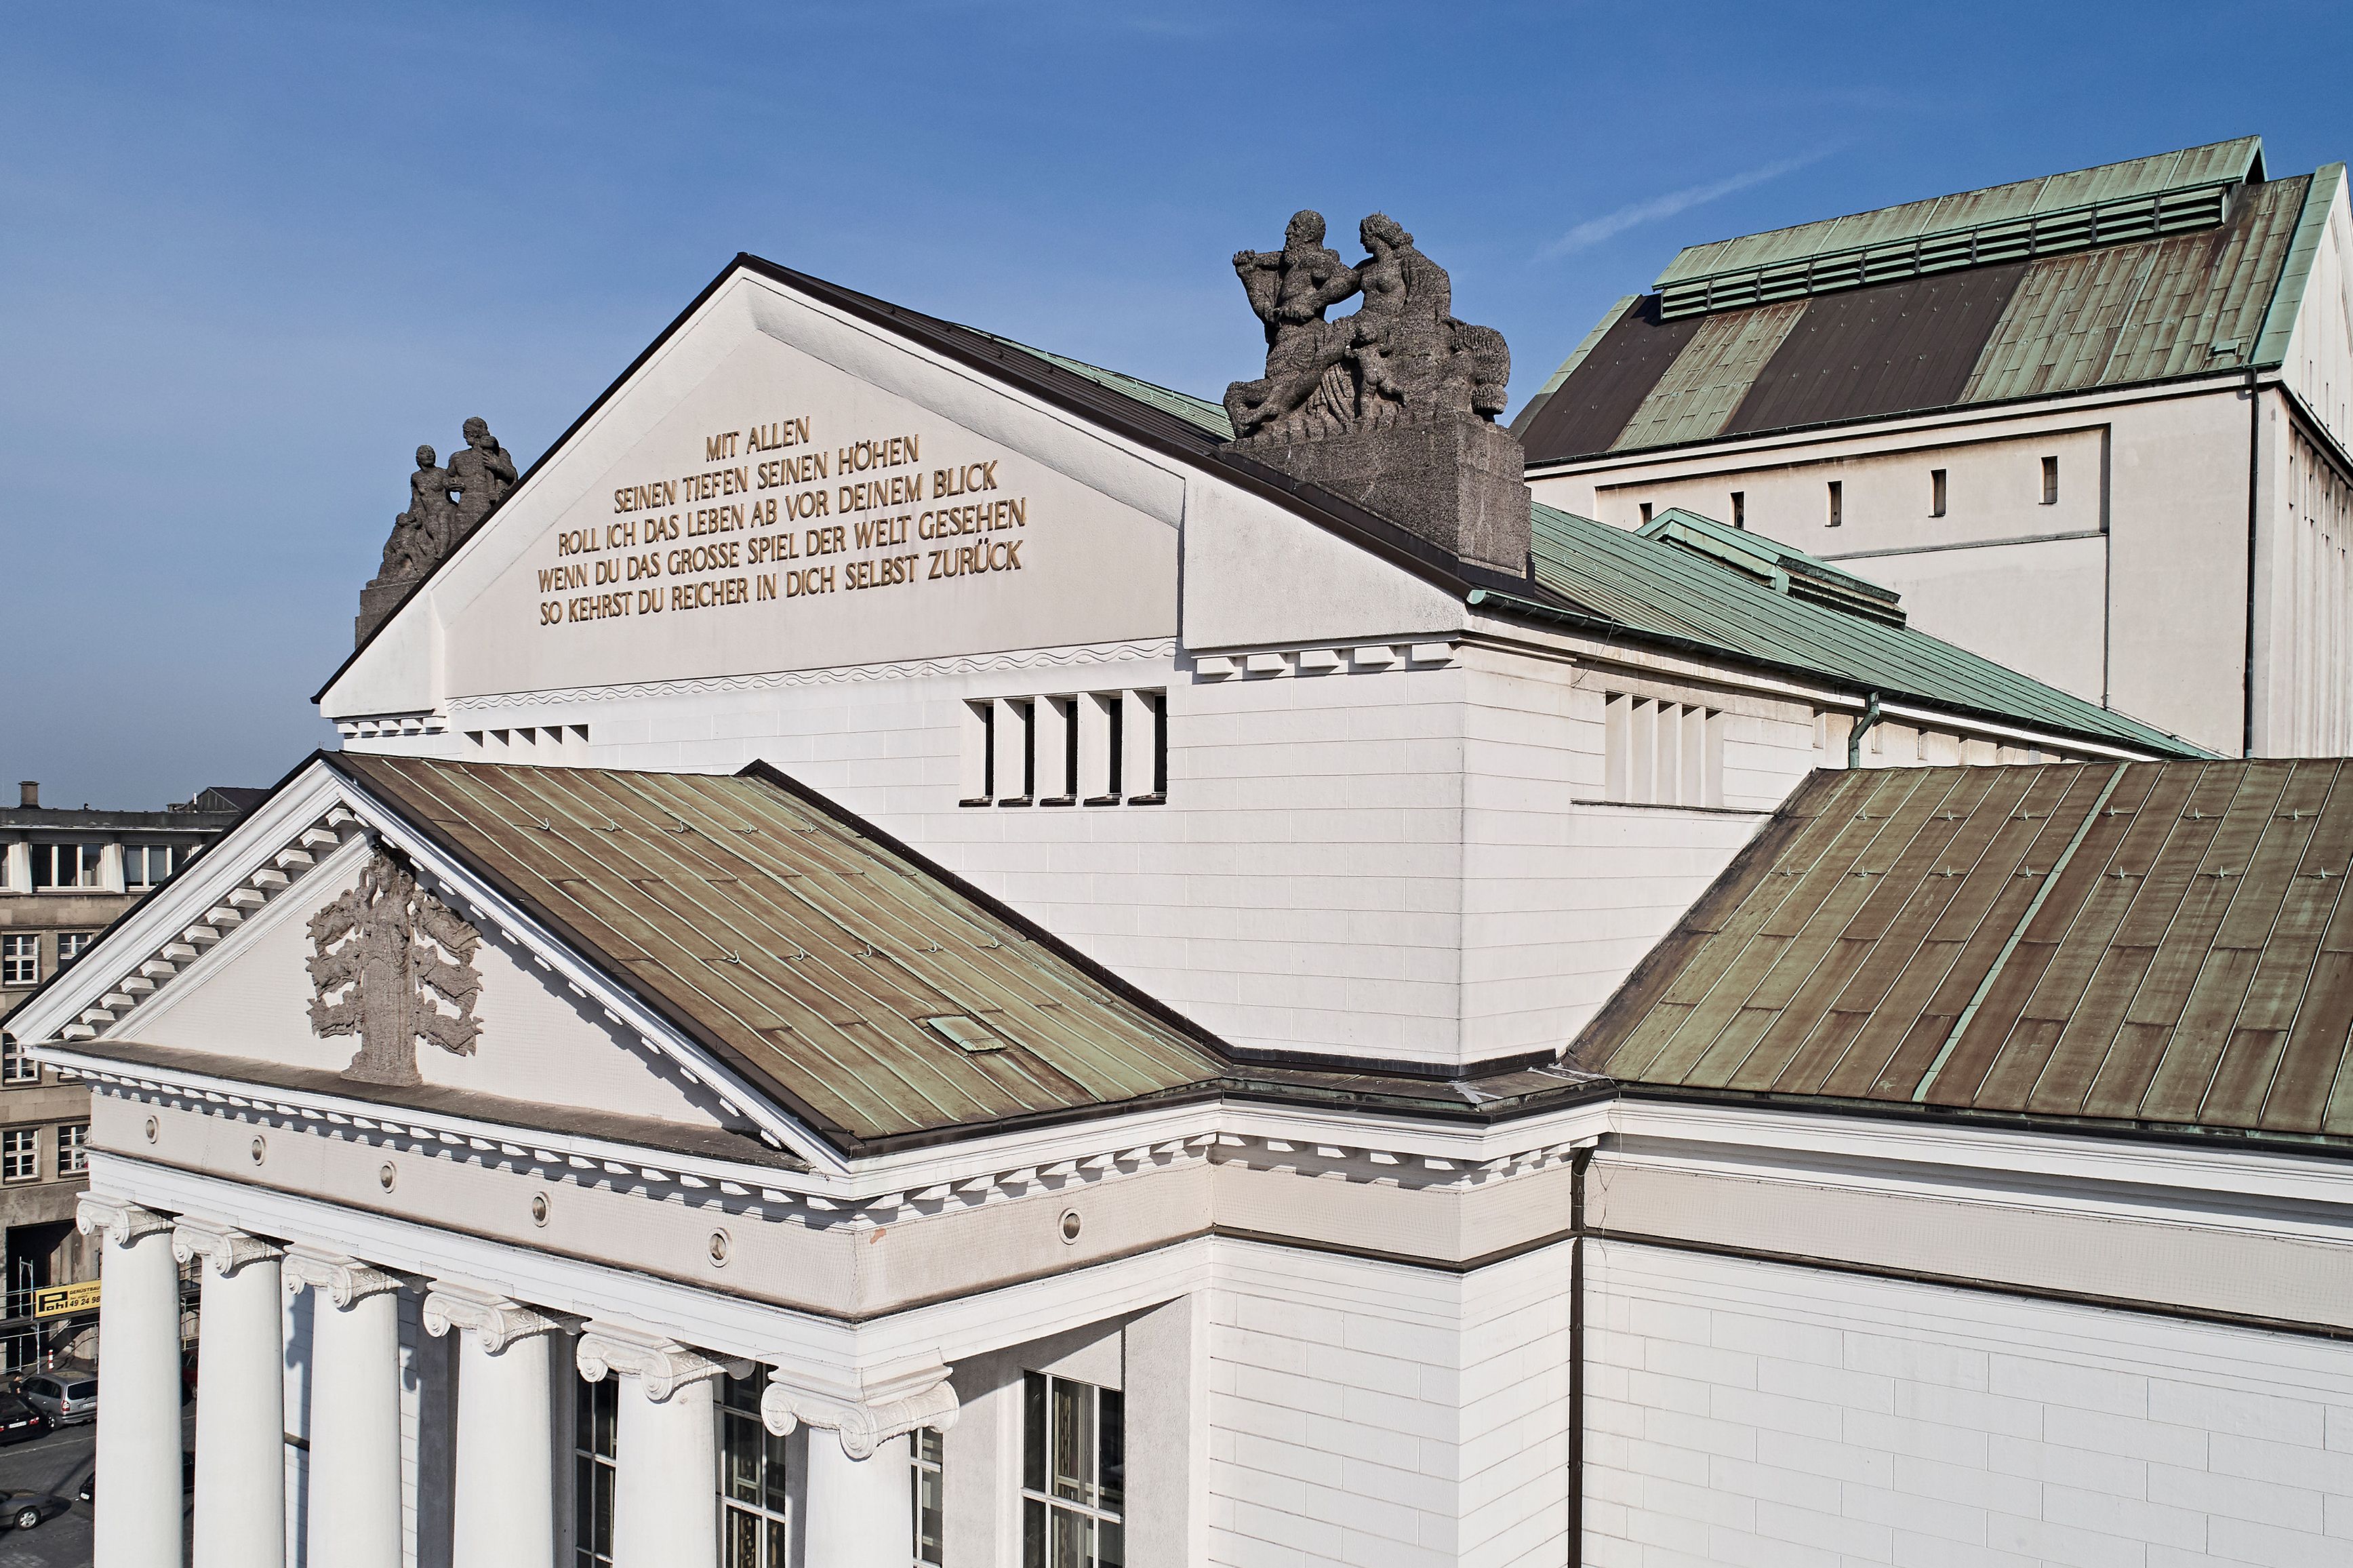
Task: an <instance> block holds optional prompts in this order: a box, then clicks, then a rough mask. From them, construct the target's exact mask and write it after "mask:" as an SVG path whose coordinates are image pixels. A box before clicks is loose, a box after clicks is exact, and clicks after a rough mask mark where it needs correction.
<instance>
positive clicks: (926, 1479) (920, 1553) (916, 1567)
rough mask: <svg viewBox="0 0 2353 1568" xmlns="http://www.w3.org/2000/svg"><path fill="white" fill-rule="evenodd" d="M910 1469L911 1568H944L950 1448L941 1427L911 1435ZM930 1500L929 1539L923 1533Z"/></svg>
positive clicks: (926, 1429)
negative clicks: (942, 1436) (926, 1507)
mask: <svg viewBox="0 0 2353 1568" xmlns="http://www.w3.org/2000/svg"><path fill="white" fill-rule="evenodd" d="M907 1469H908V1476H907V1491H908V1513H909V1518H908V1521H907V1537H908V1541H907V1547H908V1551H907V1561H908V1564H909V1568H942V1564H943V1563H944V1562H945V1561H946V1538H947V1529H946V1523H947V1446H946V1444H945V1443H944V1442H943V1441H942V1440H941V1437H940V1433H939V1429H938V1428H937V1427H934V1426H918V1427H916V1428H915V1429H914V1430H913V1432H910V1433H908V1434H907ZM927 1499H928V1500H929V1501H930V1504H931V1507H930V1510H929V1512H930V1515H931V1526H932V1528H931V1532H930V1534H928V1535H926V1534H925V1533H924V1531H923V1522H924V1513H925V1509H924V1506H923V1505H924V1502H925V1500H927Z"/></svg>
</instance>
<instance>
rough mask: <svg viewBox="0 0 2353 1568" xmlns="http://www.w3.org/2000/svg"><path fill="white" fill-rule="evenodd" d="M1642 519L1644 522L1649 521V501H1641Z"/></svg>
mask: <svg viewBox="0 0 2353 1568" xmlns="http://www.w3.org/2000/svg"><path fill="white" fill-rule="evenodd" d="M1642 521H1644V522H1648V521H1651V503H1650V502H1649V501H1644V502H1643V503H1642Z"/></svg>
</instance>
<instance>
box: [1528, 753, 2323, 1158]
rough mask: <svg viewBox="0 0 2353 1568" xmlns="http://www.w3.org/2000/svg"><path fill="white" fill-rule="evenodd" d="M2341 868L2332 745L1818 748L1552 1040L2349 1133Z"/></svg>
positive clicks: (2124, 1116) (2151, 1120)
mask: <svg viewBox="0 0 2353 1568" xmlns="http://www.w3.org/2000/svg"><path fill="white" fill-rule="evenodd" d="M2348 871H2353V764H2348V763H2340V762H2338V761H2336V760H2331V759H2324V760H2315V761H2294V762H2289V761H2276V762H2268V761H2258V762H2207V763H2189V762H2184V763H2099V764H2083V765H2067V766H2042V767H2012V768H1913V769H1901V770H1897V769H1889V770H1882V771H1864V772H1858V773H1846V772H1836V773H1832V772H1824V773H1817V774H1815V775H1814V776H1813V777H1812V778H1811V779H1810V780H1808V781H1807V783H1806V784H1803V785H1802V786H1800V788H1799V790H1798V792H1797V793H1796V794H1795V795H1793V796H1792V797H1791V798H1790V800H1789V802H1788V805H1786V806H1785V807H1784V808H1783V810H1782V811H1781V812H1780V813H1779V814H1778V815H1777V816H1776V817H1775V819H1774V821H1773V823H1772V824H1771V825H1769V826H1768V827H1767V829H1766V831H1765V833H1764V834H1763V835H1761V836H1760V837H1759V840H1758V842H1757V846H1755V847H1753V848H1752V851H1751V852H1750V853H1748V854H1746V855H1744V856H1743V857H1742V858H1740V860H1739V861H1737V862H1736V864H1735V865H1734V867H1733V868H1732V869H1731V870H1729V871H1727V872H1726V873H1725V877H1724V878H1723V879H1719V881H1718V882H1717V884H1716V886H1715V888H1714V889H1711V891H1710V894H1709V896H1708V898H1707V899H1706V900H1704V901H1703V905H1702V906H1701V909H1700V910H1695V911H1694V917H1693V918H1689V919H1686V920H1685V921H1683V923H1682V924H1681V925H1680V926H1678V927H1677V929H1676V931H1674V932H1673V933H1672V935H1671V936H1670V937H1669V938H1668V939H1667V941H1666V942H1664V943H1662V945H1661V947H1660V949H1659V950H1658V952H1655V953H1654V954H1653V955H1652V957H1651V960H1649V961H1647V962H1646V963H1644V964H1643V965H1642V966H1641V968H1640V969H1638V970H1637V971H1636V973H1635V974H1634V975H1633V976H1632V977H1631V978H1630V979H1629V981H1628V982H1627V984H1626V985H1625V986H1624V987H1623V988H1621V990H1620V994H1619V995H1618V996H1617V997H1616V998H1614V999H1613V1000H1612V1001H1611V1003H1610V1004H1609V1006H1608V1007H1607V1008H1605V1009H1604V1010H1603V1012H1602V1014H1601V1015H1600V1016H1599V1017H1597V1018H1596V1019H1595V1021H1594V1022H1593V1024H1592V1025H1591V1026H1588V1028H1587V1030H1586V1031H1585V1033H1584V1035H1583V1036H1582V1037H1580V1038H1579V1039H1578V1041H1577V1045H1576V1047H1574V1049H1573V1051H1572V1053H1571V1058H1570V1059H1571V1061H1572V1063H1573V1065H1575V1066H1577V1067H1579V1068H1584V1069H1587V1070H1590V1071H1595V1072H1599V1073H1603V1074H1606V1075H1608V1076H1609V1077H1612V1078H1615V1079H1620V1081H1622V1082H1627V1083H1631V1084H1645V1085H1654V1086H1671V1087H1675V1088H1683V1089H1703V1090H1710V1091H1740V1092H1746V1093H1751V1094H1759V1095H1769V1096H1788V1097H1801V1098H1804V1099H1808V1100H1825V1099H1826V1100H1851V1101H1858V1102H1864V1103H1878V1104H1883V1105H1891V1106H1904V1107H1907V1108H1908V1107H1923V1108H1936V1109H1942V1110H1950V1111H1971V1112H1986V1113H1995V1114H2000V1115H2005V1116H2024V1117H2049V1118H2063V1119H2068V1120H2084V1119H2089V1120H2092V1121H2110V1122H2124V1123H2132V1124H2137V1125H2141V1126H2152V1127H2159V1128H2177V1129H2190V1128H2195V1129H2201V1130H2212V1131H2234V1132H2240V1133H2245V1134H2250V1135H2253V1136H2258V1137H2268V1136H2280V1137H2289V1136H2297V1135H2301V1136H2306V1137H2309V1136H2311V1135H2315V1134H2317V1135H2320V1136H2322V1137H2325V1138H2335V1139H2344V1140H2347V1141H2348V1142H2353V1071H2348V1061H2347V1058H2348V1031H2353V900H2348V899H2346V898H2345V897H2344V896H2343V894H2344V888H2345V883H2346V880H2347V876H2348Z"/></svg>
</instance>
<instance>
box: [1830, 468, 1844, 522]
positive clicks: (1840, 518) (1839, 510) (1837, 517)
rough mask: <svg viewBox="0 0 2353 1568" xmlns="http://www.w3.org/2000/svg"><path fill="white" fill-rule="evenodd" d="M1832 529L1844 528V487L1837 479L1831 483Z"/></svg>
mask: <svg viewBox="0 0 2353 1568" xmlns="http://www.w3.org/2000/svg"><path fill="white" fill-rule="evenodd" d="M1830 525H1831V527H1832V528H1843V527H1845V526H1846V485H1845V484H1844V483H1843V482H1842V481H1841V480H1838V479H1832V480H1831V523H1830Z"/></svg>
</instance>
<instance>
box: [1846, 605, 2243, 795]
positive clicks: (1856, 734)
mask: <svg viewBox="0 0 2353 1568" xmlns="http://www.w3.org/2000/svg"><path fill="white" fill-rule="evenodd" d="M2254 635H2255V634H2254V633H2253V631H2250V632H2248V634H2247V636H2248V637H2250V638H2253V636H2254ZM2249 646H2251V647H2252V646H2253V644H2252V643H2250V645H2249ZM1878 722H1879V693H1878V692H1876V691H1874V692H1873V693H1872V694H1871V700H1870V701H1868V702H1866V703H1864V704H1863V705H1862V718H1860V719H1858V720H1856V721H1854V728H1853V729H1852V730H1849V731H1847V732H1846V765H1847V768H1848V771H1849V772H1852V771H1853V770H1854V769H1856V768H1859V767H1861V766H1862V737H1863V735H1864V734H1865V733H1866V732H1867V731H1869V730H1870V729H1871V727H1872V726H1873V724H1876V723H1878Z"/></svg>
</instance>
